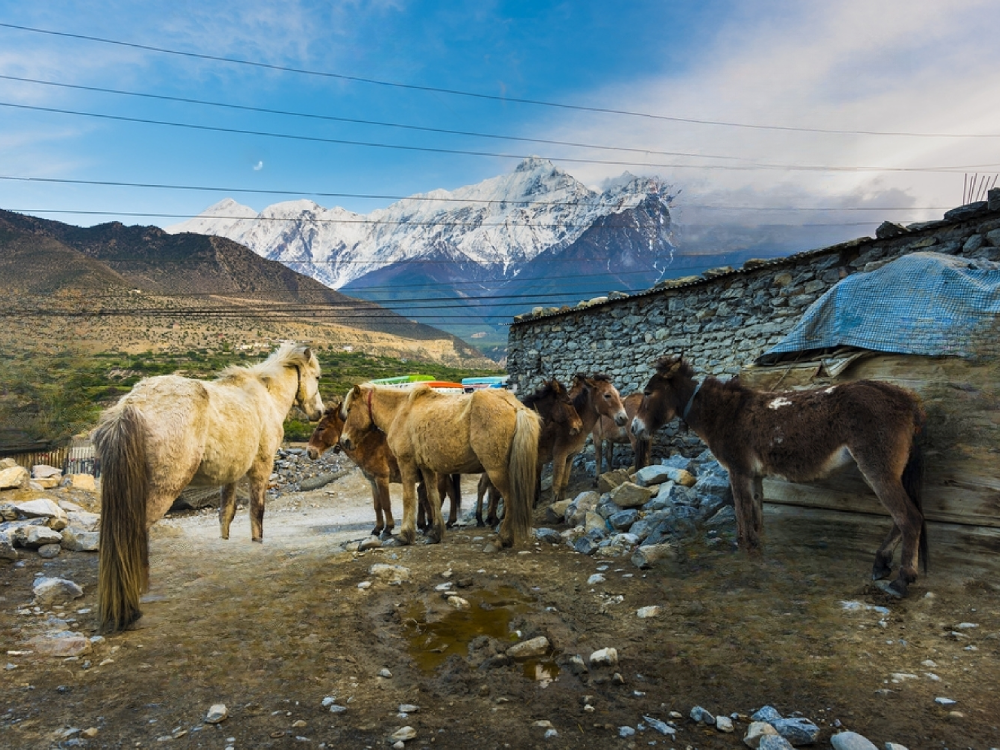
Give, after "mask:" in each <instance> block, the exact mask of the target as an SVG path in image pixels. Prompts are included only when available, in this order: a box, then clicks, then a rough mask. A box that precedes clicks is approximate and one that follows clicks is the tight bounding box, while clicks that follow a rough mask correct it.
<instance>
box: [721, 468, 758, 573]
mask: <svg viewBox="0 0 1000 750" xmlns="http://www.w3.org/2000/svg"><path fill="white" fill-rule="evenodd" d="M729 484H730V486H731V487H732V489H733V501H734V504H735V509H736V541H737V544H738V545H739V548H740V549H742V550H744V551H746V552H749V553H750V554H756V553H758V552H759V551H760V530H761V527H762V526H763V522H762V519H761V516H760V508H761V504H760V503H759V501H758V499H757V498H761V500H762V499H763V492H762V490H761V489H760V488H761V487H762V486H763V481H762V480H761V479H760V478H757V477H750V476H743V475H739V474H736V473H730V475H729ZM755 496H756V497H755Z"/></svg>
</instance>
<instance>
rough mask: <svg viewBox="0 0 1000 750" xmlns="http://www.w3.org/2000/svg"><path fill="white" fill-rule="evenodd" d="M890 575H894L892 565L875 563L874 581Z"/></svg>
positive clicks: (873, 569) (873, 570)
mask: <svg viewBox="0 0 1000 750" xmlns="http://www.w3.org/2000/svg"><path fill="white" fill-rule="evenodd" d="M890 575H892V567H891V566H889V565H879V564H878V563H875V566H874V567H873V568H872V580H873V581H881V580H882V579H883V578H888V577H889V576H890Z"/></svg>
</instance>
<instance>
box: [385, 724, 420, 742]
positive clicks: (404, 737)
mask: <svg viewBox="0 0 1000 750" xmlns="http://www.w3.org/2000/svg"><path fill="white" fill-rule="evenodd" d="M416 736H417V730H416V729H414V728H413V727H411V726H405V727H400V728H399V729H397V730H396V731H395V732H393V733H392V735H391V739H393V740H395V741H397V742H407V741H408V740H412V739H413V738H414V737H416Z"/></svg>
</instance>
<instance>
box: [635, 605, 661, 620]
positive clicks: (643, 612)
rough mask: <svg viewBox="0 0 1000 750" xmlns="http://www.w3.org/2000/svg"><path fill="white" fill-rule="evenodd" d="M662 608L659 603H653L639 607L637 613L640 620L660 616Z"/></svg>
mask: <svg viewBox="0 0 1000 750" xmlns="http://www.w3.org/2000/svg"><path fill="white" fill-rule="evenodd" d="M662 609H663V608H662V607H660V606H659V605H657V604H653V605H651V606H649V607H639V609H638V610H636V613H635V614H636V616H637V617H638V618H639V619H640V620H645V619H648V618H650V617H659V616H660V612H661V611H662Z"/></svg>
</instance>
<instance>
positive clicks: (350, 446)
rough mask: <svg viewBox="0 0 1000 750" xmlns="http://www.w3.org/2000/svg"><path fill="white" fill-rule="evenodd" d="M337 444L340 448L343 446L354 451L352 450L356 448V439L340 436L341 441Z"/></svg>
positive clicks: (346, 449)
mask: <svg viewBox="0 0 1000 750" xmlns="http://www.w3.org/2000/svg"><path fill="white" fill-rule="evenodd" d="M337 445H338V446H339V447H340V448H343V449H344V450H345V451H352V450H354V441H353V440H351V439H350V438H345V437H341V438H340V442H339V443H337Z"/></svg>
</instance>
